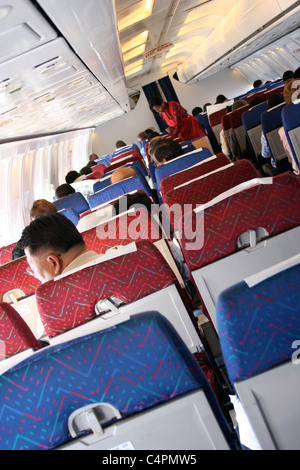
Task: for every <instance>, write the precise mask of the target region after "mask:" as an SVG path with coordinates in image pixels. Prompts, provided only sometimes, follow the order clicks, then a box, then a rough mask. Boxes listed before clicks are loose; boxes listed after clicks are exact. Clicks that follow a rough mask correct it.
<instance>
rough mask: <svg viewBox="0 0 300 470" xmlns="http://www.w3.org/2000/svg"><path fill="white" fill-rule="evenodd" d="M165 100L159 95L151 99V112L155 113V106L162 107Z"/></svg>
mask: <svg viewBox="0 0 300 470" xmlns="http://www.w3.org/2000/svg"><path fill="white" fill-rule="evenodd" d="M163 102H164V101H163V99H162V97H161V96H159V95H157V96H152V98H150V100H149V108H150V109H151V111H152V112H153V111H154V109H153V108H154V106H161V105H162V104H163Z"/></svg>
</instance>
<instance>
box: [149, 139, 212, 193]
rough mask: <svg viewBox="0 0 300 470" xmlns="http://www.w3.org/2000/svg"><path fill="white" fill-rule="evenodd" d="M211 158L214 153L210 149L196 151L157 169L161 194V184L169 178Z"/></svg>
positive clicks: (156, 175)
mask: <svg viewBox="0 0 300 470" xmlns="http://www.w3.org/2000/svg"><path fill="white" fill-rule="evenodd" d="M211 156H212V153H211V151H210V150H209V149H208V148H202V149H196V150H193V151H192V152H189V153H185V154H184V155H181V156H180V157H177V158H174V159H173V160H170V161H168V162H167V163H164V164H163V165H160V166H159V167H157V168H155V180H156V183H157V190H158V191H159V192H160V182H161V181H162V180H163V179H164V178H166V177H167V176H170V175H173V174H174V173H177V172H178V171H182V170H185V169H186V168H189V167H190V166H193V165H195V164H196V163H198V162H200V161H202V160H205V159H206V158H208V157H211Z"/></svg>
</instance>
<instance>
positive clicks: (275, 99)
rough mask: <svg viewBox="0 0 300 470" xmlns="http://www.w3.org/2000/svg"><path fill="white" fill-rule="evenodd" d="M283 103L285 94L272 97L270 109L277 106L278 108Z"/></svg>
mask: <svg viewBox="0 0 300 470" xmlns="http://www.w3.org/2000/svg"><path fill="white" fill-rule="evenodd" d="M281 103H284V97H283V94H281V93H280V94H279V95H271V96H270V97H269V99H268V109H272V108H275V106H278V105H279V104H281Z"/></svg>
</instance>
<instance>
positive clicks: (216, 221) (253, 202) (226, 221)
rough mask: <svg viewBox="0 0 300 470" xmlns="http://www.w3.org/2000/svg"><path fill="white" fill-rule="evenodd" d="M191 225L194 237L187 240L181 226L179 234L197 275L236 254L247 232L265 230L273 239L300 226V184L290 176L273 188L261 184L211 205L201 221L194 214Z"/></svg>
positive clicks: (277, 180)
mask: <svg viewBox="0 0 300 470" xmlns="http://www.w3.org/2000/svg"><path fill="white" fill-rule="evenodd" d="M264 180H265V182H266V181H267V180H269V179H264ZM261 181H263V180H261ZM187 224H190V225H191V231H190V233H193V237H189V238H187V237H185V236H184V228H185V227H182V226H181V225H182V224H180V223H179V224H178V226H177V234H178V238H179V240H180V243H181V246H182V249H183V252H184V256H185V259H186V262H187V264H188V266H189V269H190V270H191V271H193V270H194V269H196V268H199V267H201V266H204V265H206V264H208V263H211V262H212V261H216V260H217V259H219V258H222V257H224V256H227V255H229V254H230V253H233V252H234V251H236V249H237V240H238V237H239V235H241V233H243V232H245V231H247V230H250V229H255V228H257V227H263V228H264V229H266V230H267V232H268V234H269V235H270V236H272V235H275V234H277V233H280V232H283V231H286V230H289V229H290V228H293V227H297V226H299V225H300V181H299V179H298V178H297V177H296V176H294V175H292V174H290V173H283V174H281V175H278V176H275V177H274V178H273V182H272V184H262V183H261V182H260V180H258V182H257V183H256V184H254V186H252V187H249V188H247V189H244V190H242V191H240V192H237V193H235V194H233V195H231V196H228V197H225V198H224V199H222V200H221V201H220V202H217V203H215V204H211V205H209V207H207V208H205V209H204V211H202V212H201V216H200V212H199V213H198V217H197V216H196V215H195V213H194V212H193V211H192V212H190V213H189V215H186V218H185V226H186V225H187ZM200 233H201V234H202V235H203V237H202V242H203V243H201V246H200V247H199V243H197V244H195V241H196V236H197V235H199V234H200ZM193 245H194V246H195V248H193Z"/></svg>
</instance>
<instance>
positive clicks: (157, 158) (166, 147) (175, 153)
mask: <svg viewBox="0 0 300 470" xmlns="http://www.w3.org/2000/svg"><path fill="white" fill-rule="evenodd" d="M182 154H183V150H182V148H181V146H180V144H179V143H178V142H176V140H173V139H165V141H164V142H162V143H161V144H159V145H158V146H157V147H155V150H154V152H153V155H152V158H153V161H154V163H155V165H156V166H160V165H163V163H166V162H168V161H170V160H173V158H176V157H179V156H180V155H182Z"/></svg>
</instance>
